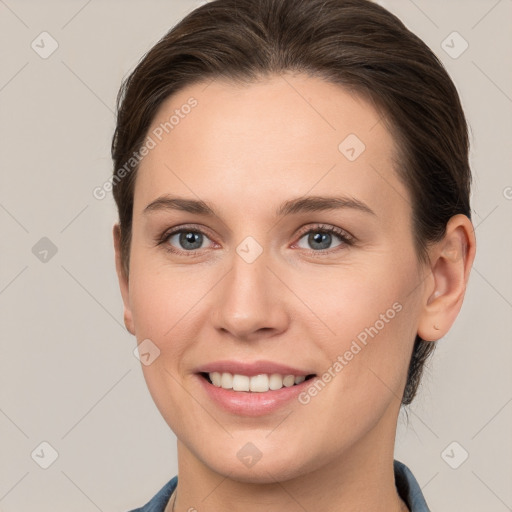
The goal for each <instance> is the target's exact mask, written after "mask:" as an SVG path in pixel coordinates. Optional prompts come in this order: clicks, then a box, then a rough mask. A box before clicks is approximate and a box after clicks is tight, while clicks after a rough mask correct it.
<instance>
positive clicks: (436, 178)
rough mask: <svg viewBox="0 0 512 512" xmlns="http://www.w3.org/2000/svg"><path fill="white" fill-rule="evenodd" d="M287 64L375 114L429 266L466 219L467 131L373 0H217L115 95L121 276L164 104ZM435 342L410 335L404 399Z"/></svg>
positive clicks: (451, 96)
mask: <svg viewBox="0 0 512 512" xmlns="http://www.w3.org/2000/svg"><path fill="white" fill-rule="evenodd" d="M288 71H290V72H298V73H304V74H308V75H310V76H316V77H320V78H322V79H324V80H325V81H327V82H330V83H333V84H337V85H340V86H341V87H343V88H345V89H346V90H349V91H352V92H354V93H356V94H359V95H361V96H363V97H364V98H366V99H367V100H368V101H370V102H371V103H372V104H373V105H374V106H375V107H376V108H377V109H378V111H379V112H381V113H382V115H383V122H385V123H386V126H388V128H389V130H390V131H391V133H392V134H393V136H394V141H395V144H396V147H397V152H398V158H397V162H396V171H397V173H398V175H399V177H400V179H401V180H402V181H403V183H404V184H405V185H406V187H407V189H408V190H409V193H410V197H411V200H412V211H413V226H414V233H413V236H414V240H415V244H416V248H417V254H418V257H419V259H421V260H422V261H427V252H426V250H427V248H428V245H429V244H430V243H432V242H435V241H439V240H441V239H442V237H443V236H444V234H445V228H446V224H447V222H448V220H449V219H450V218H451V217H452V216H453V215H456V214H459V213H462V214H464V215H466V216H467V217H469V218H470V217H471V215H470V204H469V194H470V183H471V171H470V167H469V161H468V151H469V141H468V129H467V124H466V119H465V116H464V113H463V110H462V107H461V103H460V100H459V96H458V94H457V90H456V88H455V86H454V84H453V82H452V81H451V79H450V77H449V76H448V74H447V72H446V71H445V69H444V67H443V65H442V64H441V62H440V61H439V60H438V59H437V57H436V56H435V55H434V54H433V52H432V51H431V50H430V49H429V48H428V46H427V45H426V44H425V43H423V41H421V39H419V38H418V37H417V36H416V35H414V34H413V33H412V32H410V31H409V30H408V29H407V28H406V27H405V26H404V24H403V23H402V22H401V21H400V20H399V19H398V18H397V17H396V16H394V15H393V14H391V13H390V12H388V11H387V10H386V9H384V8H382V7H380V6H379V5H377V4H374V3H373V2H370V1H369V0H214V1H212V2H210V3H208V4H205V5H203V6H202V7H200V8H198V9H196V10H194V11H193V12H191V13H190V14H189V15H187V16H186V17H185V18H184V19H183V20H182V21H180V22H179V23H178V24H177V25H176V26H175V27H173V28H172V29H171V30H170V31H169V32H168V33H167V34H166V35H165V36H164V37H163V38H162V39H161V40H160V41H159V42H158V43H157V44H156V45H155V46H154V47H153V48H152V49H151V50H150V51H149V52H148V53H147V54H146V55H145V56H144V57H143V58H142V60H141V61H140V62H139V64H138V65H137V66H136V68H135V70H134V71H133V72H132V73H131V74H130V75H129V76H128V77H127V78H126V79H125V80H124V82H123V84H122V86H121V89H120V91H119V95H118V101H117V112H118V113H117V126H116V129H115V133H114V137H113V140H112V158H113V161H114V175H113V185H114V186H113V193H114V198H115V200H116V204H117V207H118V211H119V223H120V228H121V249H122V257H123V264H124V269H125V272H126V275H127V276H128V270H129V252H130V241H131V226H132V214H133V196H134V185H135V179H136V171H137V167H138V164H137V162H136V161H133V159H132V157H133V155H134V154H136V153H137V152H138V151H139V149H140V148H141V146H142V145H143V143H144V140H145V138H146V136H147V132H148V130H149V127H150V125H151V123H152V121H153V119H154V117H155V115H156V113H157V111H158V109H159V107H160V106H161V105H162V102H163V101H164V100H166V99H167V98H169V96H171V95H172V94H174V93H176V92H178V91H179V90H181V89H183V88H184V87H186V86H189V85H192V84H194V83H197V82H200V81H205V80H211V79H215V78H222V79H226V80H229V81H232V82H241V83H252V82H255V81H258V80H261V79H262V78H265V77H266V76H269V75H276V74H280V73H284V72H288ZM285 128H286V127H283V129H285ZM131 159H132V160H131ZM127 162H133V164H131V168H130V170H129V172H127V171H126V169H127V167H126V163H127ZM122 169H124V170H122ZM434 347H435V343H434V342H426V341H424V340H422V339H421V338H420V337H419V336H417V337H416V340H415V343H414V347H413V352H412V357H411V362H410V366H409V373H408V379H407V384H406V387H405V390H404V394H403V397H402V403H403V404H409V403H410V402H411V401H412V399H413V398H414V396H415V394H416V391H417V388H418V385H419V382H420V377H421V374H422V371H423V367H424V364H425V362H426V360H427V359H428V357H429V355H430V354H431V352H432V351H433V349H434Z"/></svg>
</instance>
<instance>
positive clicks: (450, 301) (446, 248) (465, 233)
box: [418, 214, 476, 341]
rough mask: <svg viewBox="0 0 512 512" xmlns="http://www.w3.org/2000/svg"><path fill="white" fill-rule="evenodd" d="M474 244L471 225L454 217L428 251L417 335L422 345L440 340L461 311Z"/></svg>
mask: <svg viewBox="0 0 512 512" xmlns="http://www.w3.org/2000/svg"><path fill="white" fill-rule="evenodd" d="M475 251H476V240H475V233H474V229H473V224H472V223H471V221H470V220H469V219H468V217H466V216H465V215H462V214H459V215H455V216H453V217H452V218H451V219H450V220H449V221H448V224H447V225H446V233H445V236H444V238H443V239H442V240H441V241H440V242H437V243H435V244H433V245H432V246H431V247H430V249H429V259H430V271H431V275H430V276H429V278H428V279H427V286H426V287H425V293H424V296H423V298H422V300H423V310H422V313H421V315H420V319H419V324H418V335H419V336H420V337H421V338H422V339H424V340H425V341H435V340H438V339H439V338H442V337H443V336H444V335H445V334H446V333H447V332H448V331H449V329H450V327H451V326H452V324H453V322H454V321H455V319H456V318H457V315H458V314H459V311H460V308H461V307H462V301H463V299H464V294H465V292H466V285H467V282H468V279H469V274H470V271H471V267H472V265H473V260H474V259H475Z"/></svg>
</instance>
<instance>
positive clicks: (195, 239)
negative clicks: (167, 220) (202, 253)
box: [180, 231, 202, 249]
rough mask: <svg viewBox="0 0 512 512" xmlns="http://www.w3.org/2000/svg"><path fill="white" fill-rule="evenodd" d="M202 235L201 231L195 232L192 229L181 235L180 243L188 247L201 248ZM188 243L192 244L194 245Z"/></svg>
mask: <svg viewBox="0 0 512 512" xmlns="http://www.w3.org/2000/svg"><path fill="white" fill-rule="evenodd" d="M201 237H202V235H201V233H193V232H191V231H189V232H188V233H182V234H181V235H180V244H181V245H182V246H183V247H184V248H186V249H199V248H200V247H201V243H202V239H201ZM188 244H191V245H192V247H191V246H190V245H188ZM194 244H196V245H194Z"/></svg>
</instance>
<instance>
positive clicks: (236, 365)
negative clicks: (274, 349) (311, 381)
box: [195, 360, 314, 377]
mask: <svg viewBox="0 0 512 512" xmlns="http://www.w3.org/2000/svg"><path fill="white" fill-rule="evenodd" d="M195 372H196V373H211V372H219V373H232V374H235V373H236V374H239V375H247V376H248V377H252V376H254V375H260V374H262V373H267V374H269V375H270V374H272V373H278V374H280V375H295V376H304V377H306V376H307V375H313V374H314V372H312V371H308V370H301V369H299V368H293V367H292V366H288V365H285V364H280V363H274V362H272V361H252V362H247V361H227V360H225V361H215V362H213V363H207V364H204V365H201V366H199V367H197V368H196V369H195Z"/></svg>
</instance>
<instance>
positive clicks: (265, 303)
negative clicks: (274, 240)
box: [214, 237, 286, 338]
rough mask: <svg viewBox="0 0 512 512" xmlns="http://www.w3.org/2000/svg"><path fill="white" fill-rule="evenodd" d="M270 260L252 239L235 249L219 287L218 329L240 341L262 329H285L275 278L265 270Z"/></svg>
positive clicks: (264, 250) (282, 305)
mask: <svg viewBox="0 0 512 512" xmlns="http://www.w3.org/2000/svg"><path fill="white" fill-rule="evenodd" d="M271 259H272V255H271V254H270V252H269V251H268V250H266V249H264V247H263V246H261V245H260V244H259V243H258V242H257V241H256V240H255V239H254V238H252V237H247V238H246V239H244V240H243V241H242V242H241V243H240V244H239V245H238V246H237V247H236V250H235V251H234V253H233V255H232V260H231V271H230V272H229V273H228V274H227V275H226V277H225V279H223V280H222V282H221V283H220V284H221V286H220V287H219V296H218V297H217V299H218V300H217V303H216V307H215V309H216V314H215V315H214V318H215V324H216V327H217V328H219V329H223V330H225V331H229V332H230V333H231V334H232V335H233V336H235V337H239V338H247V337H250V336H251V335H252V334H253V333H256V332H258V331H261V330H262V329H266V330H273V331H275V330H280V329H283V328H284V326H285V323H286V312H285V309H286V308H285V305H284V304H283V303H282V302H281V300H280V294H279V293H277V292H278V290H277V289H276V288H275V287H276V285H277V284H278V283H276V282H274V281H276V279H275V276H274V275H273V274H272V272H270V271H269V269H268V268H267V266H271V265H272V261H271ZM259 335H261V332H260V333H259Z"/></svg>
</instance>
